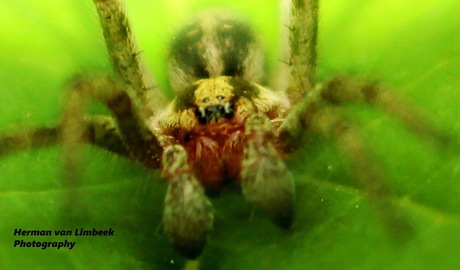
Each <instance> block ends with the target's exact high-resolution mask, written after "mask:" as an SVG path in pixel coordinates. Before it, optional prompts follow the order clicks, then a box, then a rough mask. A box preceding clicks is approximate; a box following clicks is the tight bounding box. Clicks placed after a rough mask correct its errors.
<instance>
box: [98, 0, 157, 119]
mask: <svg viewBox="0 0 460 270" xmlns="http://www.w3.org/2000/svg"><path fill="white" fill-rule="evenodd" d="M94 4H95V6H96V9H97V12H98V15H99V21H100V23H101V26H102V30H103V34H104V38H105V43H106V45H107V50H108V54H109V57H110V60H111V62H112V65H113V67H114V69H115V72H116V73H117V75H119V76H120V77H121V78H122V79H123V82H124V83H125V84H126V85H127V86H129V87H131V88H132V89H133V90H134V92H135V94H136V97H137V98H138V99H139V100H141V101H142V102H143V103H145V104H152V106H145V107H144V108H143V109H144V112H143V113H145V114H146V115H147V116H152V115H153V114H154V113H155V112H154V111H152V110H153V109H152V108H157V109H160V108H162V107H163V106H164V104H166V98H165V96H164V95H163V94H162V92H161V91H160V89H159V87H158V84H157V83H156V82H155V79H154V78H153V76H152V75H151V74H150V73H149V72H148V71H147V69H146V67H145V65H144V63H143V61H142V59H141V55H140V53H141V51H140V50H139V49H138V46H137V44H136V41H135V38H134V34H133V31H132V30H131V26H130V23H129V21H128V16H127V14H126V11H125V8H124V6H123V4H122V3H121V1H120V0H94Z"/></svg>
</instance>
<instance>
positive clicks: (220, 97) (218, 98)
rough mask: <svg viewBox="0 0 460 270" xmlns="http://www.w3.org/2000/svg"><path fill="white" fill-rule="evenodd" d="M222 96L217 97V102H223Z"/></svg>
mask: <svg viewBox="0 0 460 270" xmlns="http://www.w3.org/2000/svg"><path fill="white" fill-rule="evenodd" d="M224 98H225V97H224V96H217V100H219V101H221V100H224Z"/></svg>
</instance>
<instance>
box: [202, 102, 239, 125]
mask: <svg viewBox="0 0 460 270" xmlns="http://www.w3.org/2000/svg"><path fill="white" fill-rule="evenodd" d="M196 115H197V117H198V119H199V121H200V123H202V124H206V123H209V122H219V121H220V120H223V119H231V118H232V117H233V103H232V102H227V103H226V104H225V105H211V106H207V107H206V108H200V109H198V111H197V113H196Z"/></svg>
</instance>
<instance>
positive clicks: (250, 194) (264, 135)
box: [241, 114, 295, 227]
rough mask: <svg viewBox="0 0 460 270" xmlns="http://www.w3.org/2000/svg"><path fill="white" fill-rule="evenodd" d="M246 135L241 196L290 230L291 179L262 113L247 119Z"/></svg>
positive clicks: (268, 121)
mask: <svg viewBox="0 0 460 270" xmlns="http://www.w3.org/2000/svg"><path fill="white" fill-rule="evenodd" d="M245 136H246V145H245V149H244V155H243V159H242V165H241V187H242V190H243V195H244V196H245V198H246V199H247V200H248V201H250V202H252V203H254V204H255V205H257V206H258V207H260V208H262V209H263V210H264V211H266V212H267V213H268V214H270V215H271V216H272V218H273V219H274V220H275V222H277V223H278V224H279V225H281V226H283V227H289V226H290V225H291V223H292V216H293V199H294V193H295V187H294V179H293V177H292V175H291V173H290V172H289V171H288V170H287V168H286V165H285V164H284V163H283V161H282V159H281V157H280V155H279V153H278V151H277V149H276V148H275V146H274V144H273V142H274V141H275V140H274V138H275V134H274V132H273V127H272V125H271V123H270V120H269V119H268V117H266V116H265V115H262V114H258V115H254V116H252V117H250V118H249V119H248V120H247V122H246V127H245Z"/></svg>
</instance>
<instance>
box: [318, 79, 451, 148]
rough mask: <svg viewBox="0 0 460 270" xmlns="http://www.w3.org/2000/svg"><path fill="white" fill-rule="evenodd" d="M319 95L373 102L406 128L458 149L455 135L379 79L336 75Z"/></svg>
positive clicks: (330, 100) (339, 100)
mask: <svg viewBox="0 0 460 270" xmlns="http://www.w3.org/2000/svg"><path fill="white" fill-rule="evenodd" d="M321 97H322V98H323V99H324V100H326V101H327V102H328V103H330V104H333V105H340V104H343V103H350V102H362V103H367V104H369V105H370V106H376V107H377V108H379V109H382V110H383V111H385V112H386V113H388V114H389V115H391V116H392V117H394V118H396V119H398V120H399V121H400V122H401V123H402V124H403V125H404V126H405V127H406V129H407V130H409V131H411V132H413V133H415V134H417V135H419V136H420V137H422V139H423V140H425V141H428V142H430V143H432V144H434V145H435V146H437V147H439V148H441V149H442V150H453V149H455V150H454V151H458V150H459V149H460V145H459V142H458V141H455V139H454V136H451V135H450V134H448V133H447V131H445V130H441V129H440V128H438V127H437V126H436V125H435V124H434V123H433V122H430V121H429V119H430V117H429V115H427V114H426V113H424V112H423V111H422V110H421V109H418V108H417V106H416V105H415V104H413V103H411V102H409V101H408V100H406V99H404V98H403V97H401V96H399V95H397V93H396V91H392V90H391V89H390V88H389V87H388V86H386V85H384V84H382V83H379V82H376V81H370V80H366V79H363V78H360V77H356V76H354V77H351V76H348V77H347V76H344V77H337V78H335V79H333V80H330V81H328V82H327V83H325V84H324V85H323V86H322V87H321Z"/></svg>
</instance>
